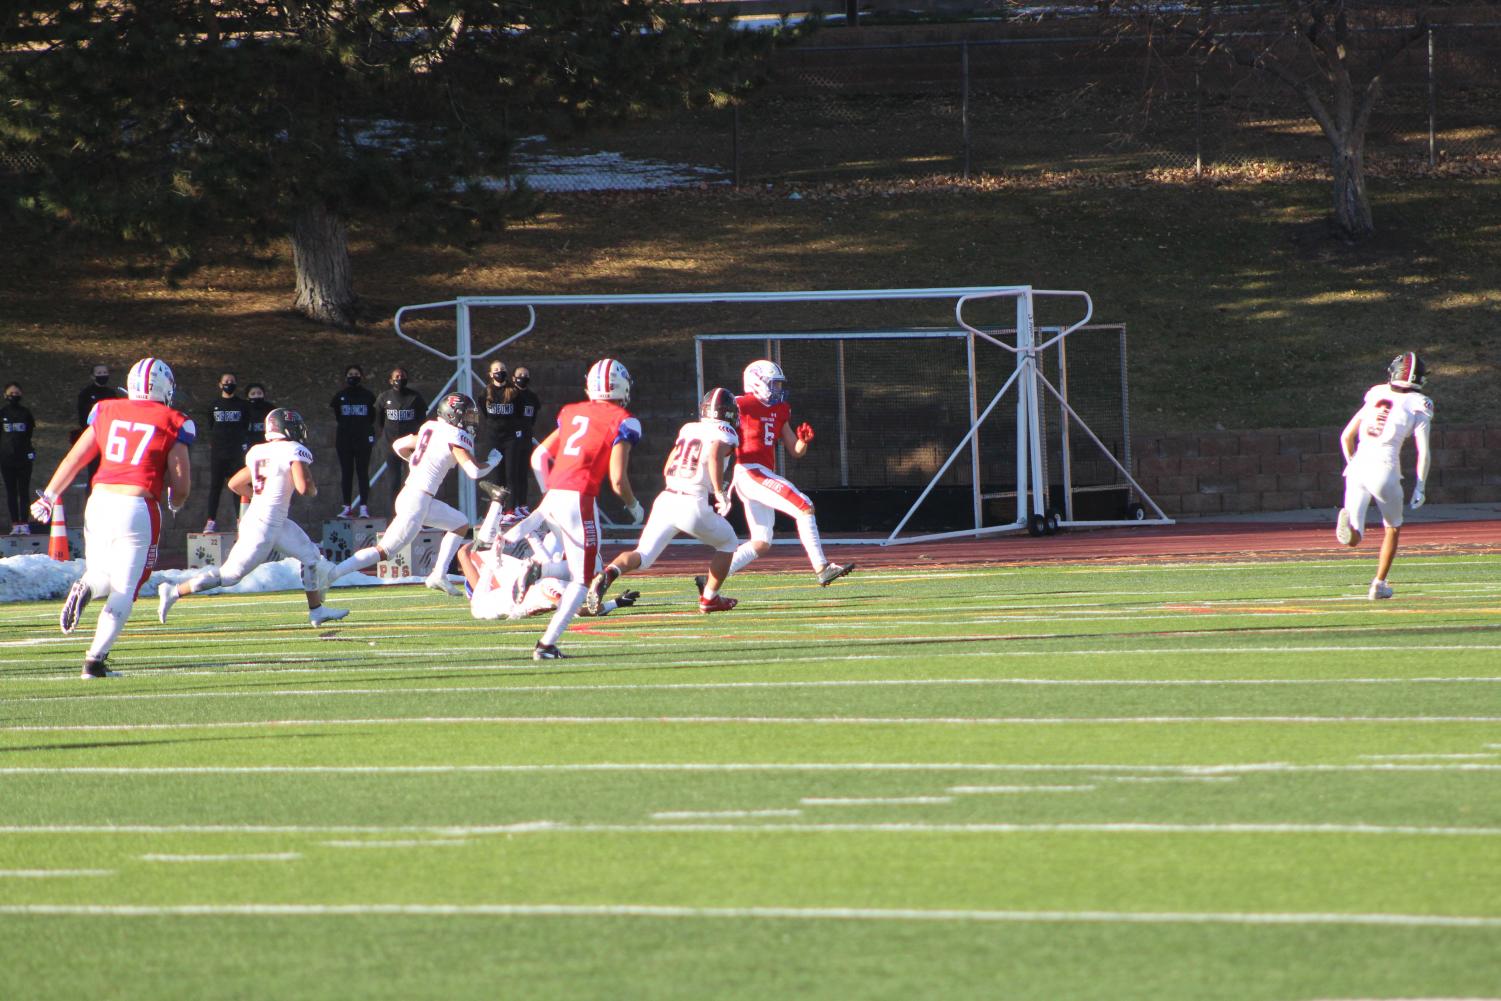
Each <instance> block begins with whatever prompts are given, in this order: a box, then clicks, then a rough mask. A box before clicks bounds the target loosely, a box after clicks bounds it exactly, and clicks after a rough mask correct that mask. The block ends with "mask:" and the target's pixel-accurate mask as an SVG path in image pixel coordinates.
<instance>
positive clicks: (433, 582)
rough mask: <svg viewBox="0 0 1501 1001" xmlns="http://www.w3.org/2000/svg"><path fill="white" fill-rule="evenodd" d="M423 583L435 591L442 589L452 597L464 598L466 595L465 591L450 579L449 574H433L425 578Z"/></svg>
mask: <svg viewBox="0 0 1501 1001" xmlns="http://www.w3.org/2000/svg"><path fill="white" fill-rule="evenodd" d="M422 583H423V584H425V585H426V586H428V587H430V588H432V589H433V590H434V591H442V592H443V593H444V594H446V595H448V596H449V597H450V598H462V597H463V596H464V592H463V591H460V590H459V589H458V588H456V587H454V586H453V581H451V580H449V579H448V575H447V574H442V575H438V574H434V575H433V576H431V577H428V578H427V579H425V580H424V581H423V582H422Z"/></svg>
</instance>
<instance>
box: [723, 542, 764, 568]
mask: <svg viewBox="0 0 1501 1001" xmlns="http://www.w3.org/2000/svg"><path fill="white" fill-rule="evenodd" d="M759 555H760V553H757V552H756V547H755V546H754V545H753V544H751V543H749V542H742V543H741V544H740V548H739V549H736V550H735V556H734V558H733V559H731V560H730V574H731V575H733V574H737V573H739V572H740V571H742V570H744V569H745V568H746V567H747V566H749V565H750V562H751V560H753V559H755V558H756V557H757V556H759Z"/></svg>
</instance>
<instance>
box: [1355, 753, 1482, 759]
mask: <svg viewBox="0 0 1501 1001" xmlns="http://www.w3.org/2000/svg"><path fill="white" fill-rule="evenodd" d="M1360 757H1362V758H1366V759H1369V760H1372V761H1426V760H1436V761H1473V760H1477V759H1478V760H1481V761H1485V760H1494V759H1495V758H1497V757H1501V755H1496V754H1362V755H1360Z"/></svg>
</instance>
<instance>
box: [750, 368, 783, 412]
mask: <svg viewBox="0 0 1501 1001" xmlns="http://www.w3.org/2000/svg"><path fill="white" fill-rule="evenodd" d="M745 391H746V392H747V393H749V394H751V395H752V396H754V397H755V398H756V399H757V400H759V401H761V402H762V403H764V404H766V405H767V406H768V407H770V406H775V405H776V404H778V403H781V402H782V401H783V400H785V399H787V377H786V376H785V375H783V374H782V369H781V366H779V365H778V364H777V363H776V362H774V361H767V360H766V359H764V358H763V359H761V360H760V361H753V362H751V363H750V364H749V365H747V366H745Z"/></svg>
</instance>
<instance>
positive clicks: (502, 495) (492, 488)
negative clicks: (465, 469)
mask: <svg viewBox="0 0 1501 1001" xmlns="http://www.w3.org/2000/svg"><path fill="white" fill-rule="evenodd" d="M474 488H475V489H476V490H478V491H479V492H480V493H482V494H484V495H485V496H486V497H488V498H490V499H491V500H492V501H495V502H497V503H499V504H500V506H501V507H505V506H506V503H507V502H508V501H510V499H511V488H510V487H507V486H503V485H501V484H499V483H492V482H491V481H489V480H475V481H474Z"/></svg>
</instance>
